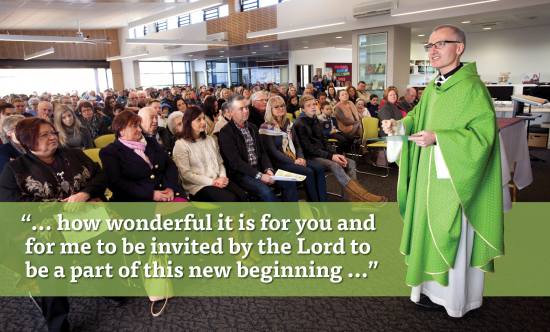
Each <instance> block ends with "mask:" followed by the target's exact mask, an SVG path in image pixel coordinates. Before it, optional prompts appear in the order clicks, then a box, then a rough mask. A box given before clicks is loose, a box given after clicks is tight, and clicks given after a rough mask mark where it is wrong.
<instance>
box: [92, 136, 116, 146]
mask: <svg viewBox="0 0 550 332" xmlns="http://www.w3.org/2000/svg"><path fill="white" fill-rule="evenodd" d="M114 141H115V134H108V135H102V136H99V137H98V138H96V139H95V140H94V144H95V147H96V148H104V147H106V146H107V145H109V144H111V143H113V142H114Z"/></svg>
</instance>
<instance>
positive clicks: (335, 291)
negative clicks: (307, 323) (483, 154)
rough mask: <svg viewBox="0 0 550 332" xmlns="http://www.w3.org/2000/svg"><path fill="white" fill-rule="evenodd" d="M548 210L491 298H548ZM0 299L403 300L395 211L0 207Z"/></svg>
mask: <svg viewBox="0 0 550 332" xmlns="http://www.w3.org/2000/svg"><path fill="white" fill-rule="evenodd" d="M549 209H550V203H516V204H514V208H513V209H512V211H510V212H508V213H506V214H505V245H506V252H505V254H506V255H505V256H504V257H501V258H498V259H497V260H496V264H495V266H496V273H494V274H487V275H486V280H485V295H486V296H550V286H549V285H548V283H547V282H546V281H547V280H548V277H547V276H548V272H550V271H548V269H549V267H548V264H547V263H548V260H549V259H548V257H549V256H550V246H548V244H547V242H546V239H545V237H546V235H547V234H550V223H549V222H548V217H547V215H548V212H547V211H549ZM0 211H2V213H1V216H0V225H1V229H0V236H1V242H0V262H2V267H1V268H0V280H1V282H0V296H23V295H27V294H28V292H29V291H30V292H33V293H35V294H37V295H40V296H408V295H410V287H408V286H406V285H405V282H404V281H405V274H406V269H407V266H406V264H405V262H404V256H403V255H402V254H401V253H400V252H399V245H400V241H401V232H402V228H403V225H402V224H403V221H402V219H401V217H400V216H399V213H398V209H397V203H387V204H385V205H382V206H380V205H375V204H368V203H325V204H309V203H216V204H213V203H194V204H192V203H86V204H84V203H15V204H14V203H0Z"/></svg>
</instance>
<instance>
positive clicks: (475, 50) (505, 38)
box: [462, 25, 550, 84]
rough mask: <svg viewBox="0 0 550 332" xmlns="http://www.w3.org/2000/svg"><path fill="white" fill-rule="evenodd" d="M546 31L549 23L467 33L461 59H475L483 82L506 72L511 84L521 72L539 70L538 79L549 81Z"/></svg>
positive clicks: (548, 51) (549, 42) (536, 71)
mask: <svg viewBox="0 0 550 332" xmlns="http://www.w3.org/2000/svg"><path fill="white" fill-rule="evenodd" d="M548 31H550V25H543V26H538V27H529V28H521V29H510V30H501V31H485V32H479V33H470V34H468V35H466V52H465V53H464V56H463V57H462V60H463V61H468V62H471V61H476V62H477V70H478V72H479V75H480V76H481V79H482V80H483V81H489V82H497V81H498V76H499V74H500V73H501V72H508V71H509V72H511V76H510V82H512V83H516V84H519V83H521V77H522V75H523V74H524V73H540V80H541V82H550V61H549V57H550V39H548Z"/></svg>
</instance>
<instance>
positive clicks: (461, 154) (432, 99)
mask: <svg viewBox="0 0 550 332" xmlns="http://www.w3.org/2000/svg"><path fill="white" fill-rule="evenodd" d="M434 82H435V80H434V81H432V82H430V84H429V85H428V86H427V87H426V89H425V90H424V93H423V95H422V98H421V99H420V101H419V103H418V105H417V106H416V107H415V108H414V109H413V110H412V111H411V112H409V113H408V114H407V116H406V117H405V118H403V119H402V120H400V121H401V122H402V123H403V124H404V125H405V127H406V134H407V135H410V134H413V133H417V132H420V131H422V130H430V131H434V132H435V133H436V137H437V144H438V145H439V147H440V148H441V154H442V155H443V159H444V161H445V163H446V165H447V168H448V170H449V174H450V176H451V179H438V178H437V174H436V167H435V158H434V152H435V151H434V146H433V145H432V146H429V147H427V148H421V147H419V146H417V145H416V144H415V143H414V142H408V143H404V144H403V149H402V152H401V157H400V160H399V161H398V162H399V166H400V167H399V181H398V184H397V200H398V205H399V212H400V214H401V217H402V218H403V222H404V224H403V237H402V240H401V247H400V250H401V253H402V254H404V255H406V257H405V262H406V263H407V265H408V269H407V277H406V283H407V285H409V286H418V285H420V284H421V283H423V282H426V281H436V282H437V283H438V284H440V285H443V286H447V285H448V284H449V273H448V271H449V270H451V269H452V268H453V267H454V264H455V259H456V254H457V251H458V244H459V240H460V233H461V223H462V211H463V210H464V213H465V215H466V219H467V220H468V222H469V224H470V226H471V227H472V228H473V229H474V230H475V237H474V244H473V252H472V259H471V266H472V267H476V268H479V269H481V270H482V271H484V272H494V258H496V257H499V256H502V255H504V242H503V232H504V227H503V223H504V216H503V206H502V205H503V203H502V169H501V162H500V143H499V137H498V126H497V121H496V117H495V111H494V106H493V102H492V100H491V96H490V95H489V91H488V90H487V88H486V87H485V85H484V84H483V82H482V81H481V79H480V78H479V75H478V73H477V67H476V64H475V63H470V64H468V65H465V66H464V67H462V68H461V69H459V70H458V71H457V72H456V73H455V74H453V75H452V76H451V77H450V78H449V79H448V80H447V81H445V82H444V83H443V84H442V85H441V87H437V85H435V84H434Z"/></svg>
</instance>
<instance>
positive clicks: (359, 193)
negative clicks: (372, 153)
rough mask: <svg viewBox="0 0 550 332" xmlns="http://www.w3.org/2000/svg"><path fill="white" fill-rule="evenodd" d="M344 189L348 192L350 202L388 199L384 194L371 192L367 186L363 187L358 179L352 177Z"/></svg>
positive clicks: (374, 201)
mask: <svg viewBox="0 0 550 332" xmlns="http://www.w3.org/2000/svg"><path fill="white" fill-rule="evenodd" d="M344 189H346V191H347V192H348V195H349V197H350V202H373V203H384V202H387V201H388V199H387V198H386V197H384V196H377V195H374V194H371V193H369V192H368V191H367V190H366V189H365V188H363V187H361V185H360V184H359V182H357V180H353V179H352V180H351V181H350V182H349V183H348V185H347V186H346V188H344Z"/></svg>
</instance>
